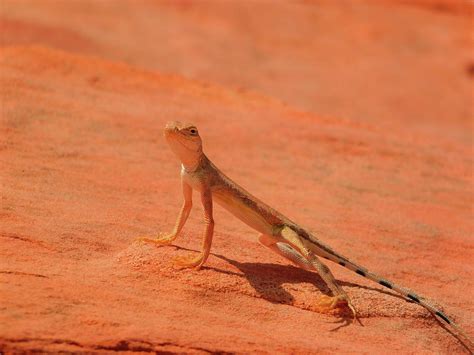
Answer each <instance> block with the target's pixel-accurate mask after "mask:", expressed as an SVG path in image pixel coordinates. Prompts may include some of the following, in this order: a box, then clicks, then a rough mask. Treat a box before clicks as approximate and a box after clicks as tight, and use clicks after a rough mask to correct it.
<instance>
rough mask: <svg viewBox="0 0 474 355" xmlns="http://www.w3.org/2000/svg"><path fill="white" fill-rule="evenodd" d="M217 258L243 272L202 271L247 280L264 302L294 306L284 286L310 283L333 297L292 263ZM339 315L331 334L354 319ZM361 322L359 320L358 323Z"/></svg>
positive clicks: (313, 276) (347, 314)
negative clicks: (338, 324)
mask: <svg viewBox="0 0 474 355" xmlns="http://www.w3.org/2000/svg"><path fill="white" fill-rule="evenodd" d="M173 246H174V247H175V248H177V249H180V250H186V251H194V252H196V250H193V249H188V248H185V247H180V246H176V245H173ZM211 255H213V256H214V257H216V258H219V259H221V260H224V261H225V262H227V263H228V264H230V265H232V266H234V267H236V268H237V269H238V270H239V271H240V272H235V271H231V270H224V269H220V268H217V267H213V266H203V269H207V270H213V271H216V272H219V273H223V274H227V275H233V276H238V277H245V278H246V279H247V281H248V282H249V284H250V285H251V286H252V288H253V289H254V290H255V291H256V292H257V293H258V294H259V295H260V296H261V297H262V298H263V299H265V300H267V301H269V302H272V303H276V304H287V305H294V303H295V298H294V296H293V295H292V294H291V293H290V292H288V291H287V290H286V289H285V288H284V287H283V285H285V284H286V285H288V284H302V283H309V284H312V285H313V286H314V287H316V288H317V289H318V290H320V291H321V292H322V293H323V294H324V295H328V296H331V291H330V290H329V288H328V287H327V285H326V284H325V282H324V281H323V280H322V278H321V277H320V276H319V275H318V273H317V272H312V271H308V270H305V269H302V268H300V267H297V266H293V265H291V264H288V265H281V264H274V263H261V262H239V261H236V260H233V259H230V258H228V257H226V256H224V255H220V254H215V253H211ZM337 281H338V283H339V284H340V285H342V286H347V287H353V288H354V287H356V288H363V289H367V290H371V291H376V292H380V293H382V294H386V295H390V296H393V297H397V298H399V299H403V300H405V298H404V297H402V296H400V295H397V294H394V293H391V292H387V291H385V290H381V289H378V288H374V287H369V286H363V285H359V284H355V283H352V282H347V281H340V280H337ZM335 315H336V316H338V318H339V320H337V321H336V322H337V323H343V324H342V325H340V326H338V327H336V328H335V329H332V331H337V330H338V329H340V328H342V327H345V326H347V325H349V324H351V323H352V322H353V320H354V317H353V315H352V313H351V312H350V311H349V310H346V309H344V310H343V311H341V312H338V313H337V314H335ZM359 323H360V320H359Z"/></svg>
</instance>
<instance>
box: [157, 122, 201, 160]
mask: <svg viewBox="0 0 474 355" xmlns="http://www.w3.org/2000/svg"><path fill="white" fill-rule="evenodd" d="M164 136H165V138H166V142H167V143H168V145H169V146H170V148H171V150H172V151H173V152H174V153H175V154H176V155H177V156H178V158H179V159H180V160H181V162H182V163H183V165H184V166H185V167H195V166H196V165H197V164H198V163H199V160H200V158H201V156H202V140H201V137H200V136H199V132H198V130H197V128H196V126H194V125H193V124H190V123H181V122H178V121H173V122H168V123H167V124H166V126H165V129H164Z"/></svg>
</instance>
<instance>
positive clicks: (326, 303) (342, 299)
mask: <svg viewBox="0 0 474 355" xmlns="http://www.w3.org/2000/svg"><path fill="white" fill-rule="evenodd" d="M346 307H347V308H349V309H350V311H351V313H352V315H353V316H354V318H355V319H358V318H357V312H356V309H355V308H354V306H353V305H352V303H351V301H350V299H349V297H347V296H346V295H338V296H332V297H331V296H326V295H323V296H321V298H320V299H319V301H318V302H317V303H316V309H317V310H318V311H320V312H321V313H329V314H339V313H341V311H342V310H343V308H346Z"/></svg>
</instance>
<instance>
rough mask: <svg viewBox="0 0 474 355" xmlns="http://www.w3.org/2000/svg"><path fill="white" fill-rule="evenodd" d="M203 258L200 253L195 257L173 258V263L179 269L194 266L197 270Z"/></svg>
mask: <svg viewBox="0 0 474 355" xmlns="http://www.w3.org/2000/svg"><path fill="white" fill-rule="evenodd" d="M203 260H204V258H203V256H202V255H198V256H196V257H187V256H183V257H178V258H176V259H174V263H175V265H177V266H178V267H179V268H180V269H186V268H195V269H196V270H199V269H200V268H201V266H202V264H203V263H204V262H203Z"/></svg>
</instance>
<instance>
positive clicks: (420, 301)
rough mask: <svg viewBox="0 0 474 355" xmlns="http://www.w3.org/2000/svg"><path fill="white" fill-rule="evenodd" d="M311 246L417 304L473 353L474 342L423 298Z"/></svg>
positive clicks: (319, 245)
mask: <svg viewBox="0 0 474 355" xmlns="http://www.w3.org/2000/svg"><path fill="white" fill-rule="evenodd" d="M313 238H314V237H313ZM313 245H314V249H315V250H314V251H313V252H315V253H316V254H317V255H319V256H321V257H323V258H325V259H328V260H331V261H332V262H335V263H337V264H339V265H341V266H344V267H345V268H347V269H349V270H352V271H354V272H355V273H356V274H359V275H360V276H363V277H365V278H367V279H369V280H372V281H374V282H376V283H378V284H380V285H382V286H384V287H386V288H388V289H390V290H393V291H395V292H397V293H399V294H401V295H402V296H404V297H405V298H407V299H408V300H410V301H413V302H415V303H418V304H419V305H421V306H422V307H424V308H426V309H427V310H428V311H430V312H431V313H432V314H434V315H435V316H436V317H437V319H439V320H440V321H441V322H442V323H443V324H445V325H447V326H448V327H451V328H452V329H453V330H455V333H457V334H458V335H460V336H462V338H464V339H465V340H466V341H463V340H462V339H460V338H459V340H461V342H462V343H463V344H464V345H465V346H466V347H467V348H468V350H469V351H470V352H471V354H472V353H473V349H474V342H473V341H472V340H471V338H470V337H469V336H468V335H467V334H466V333H465V332H464V331H463V330H462V329H461V328H460V327H459V326H458V325H457V324H456V323H454V322H453V321H452V320H451V319H450V318H449V317H448V316H446V315H445V314H444V313H443V312H442V311H441V310H440V309H439V308H437V307H435V306H434V305H432V304H431V303H429V302H428V301H427V300H426V299H425V298H424V297H422V296H420V295H417V294H416V293H415V292H414V291H412V290H410V289H408V288H405V287H402V286H399V285H397V284H395V283H393V282H391V281H388V280H387V279H385V278H383V277H381V276H379V275H377V274H374V273H372V272H370V271H368V270H367V269H366V268H364V267H362V266H360V265H357V264H356V263H354V262H352V261H350V260H349V259H347V258H346V257H344V256H342V255H340V254H339V253H337V252H336V251H334V250H332V249H331V248H329V247H328V246H326V245H324V244H322V243H321V242H319V241H318V242H317V243H314V244H313Z"/></svg>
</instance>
